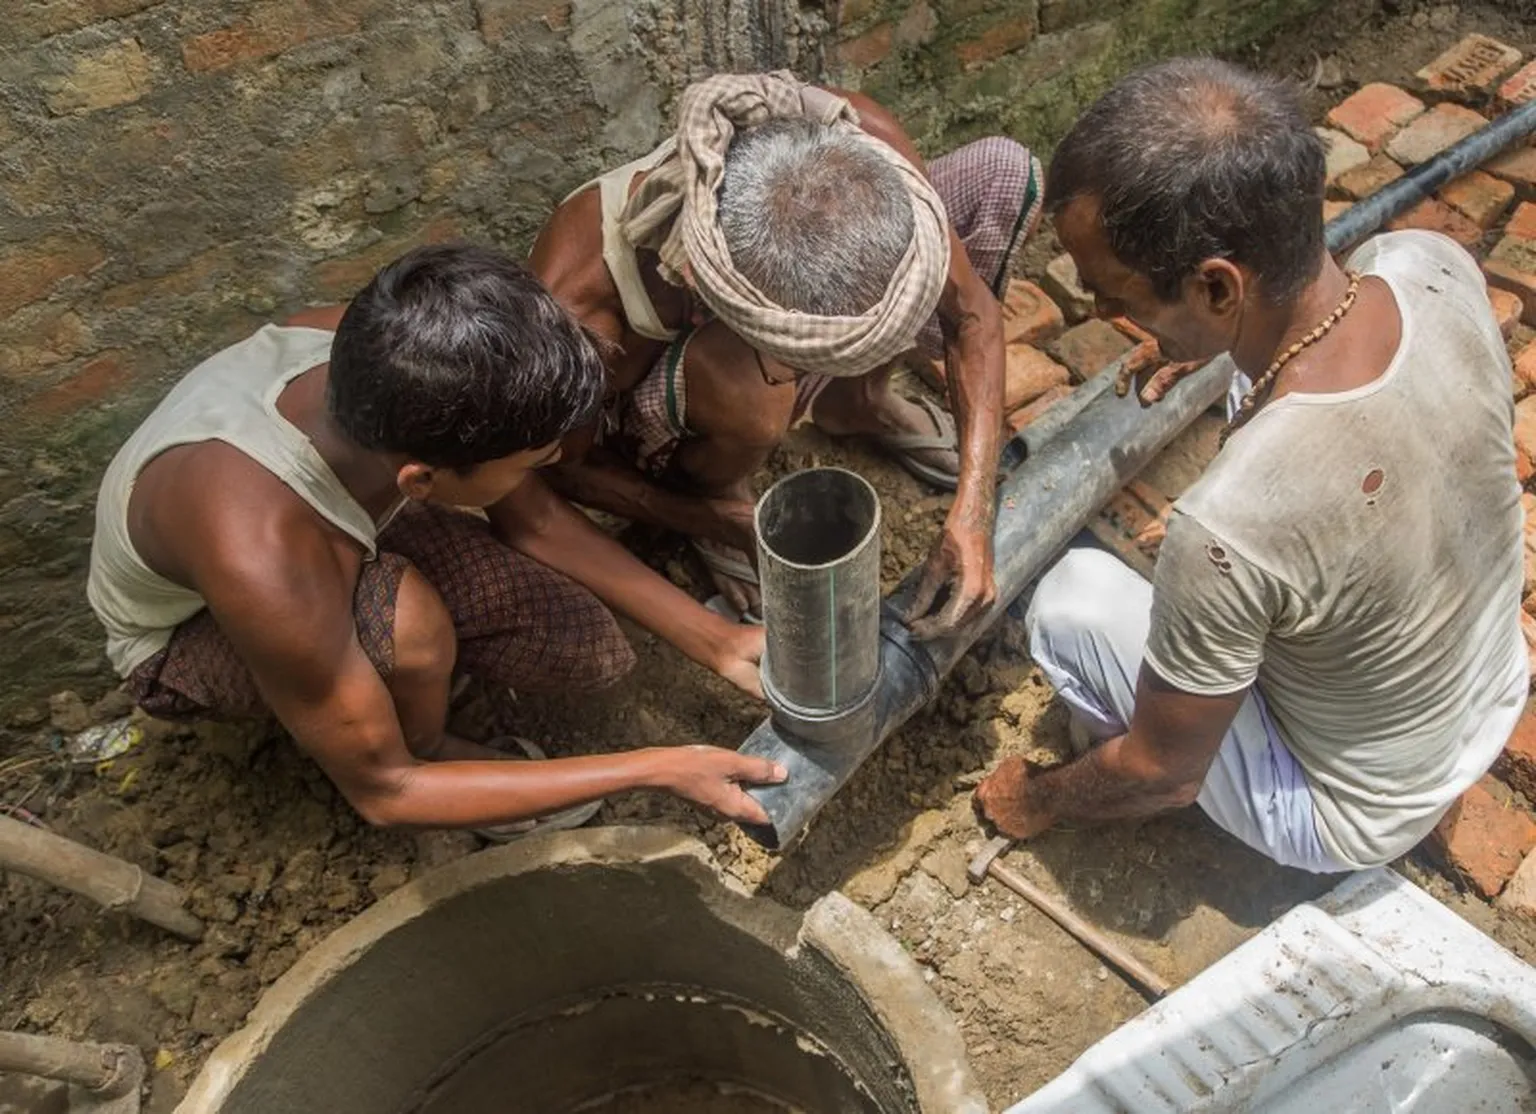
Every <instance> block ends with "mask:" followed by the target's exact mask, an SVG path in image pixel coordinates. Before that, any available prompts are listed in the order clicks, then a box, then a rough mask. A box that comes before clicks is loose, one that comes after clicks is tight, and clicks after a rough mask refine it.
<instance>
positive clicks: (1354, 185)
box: [1333, 155, 1403, 201]
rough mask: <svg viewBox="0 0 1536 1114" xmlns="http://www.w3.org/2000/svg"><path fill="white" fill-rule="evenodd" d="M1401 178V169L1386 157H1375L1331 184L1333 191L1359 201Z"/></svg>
mask: <svg viewBox="0 0 1536 1114" xmlns="http://www.w3.org/2000/svg"><path fill="white" fill-rule="evenodd" d="M1402 176H1403V168H1402V167H1400V166H1398V165H1397V163H1395V162H1393V161H1392V160H1391V159H1389V158H1387V156H1386V155H1375V156H1373V157H1372V158H1371V161H1370V162H1368V163H1366V164H1365V165H1364V166H1358V167H1356V168H1355V169H1354V170H1351V171H1350V172H1349V173H1347V174H1341V175H1339V178H1338V180H1337V181H1335V182H1334V183H1333V186H1334V188H1335V189H1337V190H1339V191H1340V192H1342V193H1345V194H1347V195H1348V196H1350V197H1352V198H1354V199H1355V200H1356V201H1359V200H1360V199H1362V198H1366V197H1370V196H1371V194H1373V193H1375V192H1376V191H1377V190H1379V189H1381V187H1382V186H1385V185H1386V184H1387V183H1388V182H1395V181H1397V180H1398V179H1399V178H1401V177H1402Z"/></svg>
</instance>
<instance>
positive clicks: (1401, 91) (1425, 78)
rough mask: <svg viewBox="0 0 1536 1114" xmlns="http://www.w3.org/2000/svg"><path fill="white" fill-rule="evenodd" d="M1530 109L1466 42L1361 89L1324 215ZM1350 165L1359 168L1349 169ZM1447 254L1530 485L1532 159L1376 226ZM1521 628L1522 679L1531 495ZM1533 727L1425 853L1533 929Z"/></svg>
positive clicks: (1481, 48)
mask: <svg viewBox="0 0 1536 1114" xmlns="http://www.w3.org/2000/svg"><path fill="white" fill-rule="evenodd" d="M1533 98H1536V61H1532V62H1526V61H1525V60H1524V59H1523V58H1522V56H1521V54H1520V51H1519V50H1517V49H1516V48H1514V47H1512V46H1509V45H1508V44H1505V43H1501V42H1498V41H1497V40H1495V39H1491V38H1489V37H1488V36H1486V35H1469V36H1468V37H1467V38H1465V39H1463V40H1462V41H1461V42H1459V43H1457V44H1456V45H1455V46H1453V47H1452V48H1451V49H1449V50H1447V51H1446V52H1445V53H1444V54H1442V55H1440V56H1439V57H1438V58H1436V59H1434V60H1433V61H1432V62H1430V63H1429V65H1427V66H1425V67H1424V68H1423V69H1422V70H1420V71H1419V72H1418V74H1416V75H1415V79H1414V81H1413V82H1412V83H1411V85H1410V87H1409V88H1406V89H1405V88H1399V87H1397V86H1394V85H1387V84H1381V83H1375V84H1370V85H1365V86H1363V87H1362V88H1360V89H1359V90H1358V91H1357V92H1355V93H1354V94H1352V95H1351V96H1349V97H1347V98H1346V99H1345V100H1343V101H1342V102H1341V103H1339V104H1338V105H1336V106H1335V107H1334V108H1333V109H1332V111H1330V112H1329V113H1328V116H1327V121H1326V124H1327V127H1326V128H1325V129H1321V130H1322V131H1323V132H1324V134H1325V137H1326V138H1328V140H1329V142H1330V153H1331V156H1332V165H1331V167H1330V174H1329V183H1328V191H1329V203H1330V207H1331V208H1332V209H1333V213H1331V214H1330V215H1336V214H1337V213H1338V212H1342V211H1344V210H1345V209H1346V208H1347V207H1348V206H1349V205H1351V204H1353V203H1354V202H1356V201H1358V200H1361V199H1363V198H1365V197H1369V196H1370V195H1371V194H1373V193H1375V192H1376V191H1377V190H1379V189H1381V188H1383V187H1384V186H1386V185H1387V184H1389V183H1390V182H1393V181H1395V180H1397V179H1398V178H1400V177H1402V176H1403V174H1405V173H1406V172H1407V171H1408V170H1410V169H1411V168H1413V167H1414V166H1417V165H1419V164H1421V163H1423V162H1426V161H1428V160H1429V159H1432V158H1433V157H1434V156H1435V155H1437V154H1439V153H1440V152H1441V151H1443V150H1445V149H1446V148H1447V147H1450V146H1451V145H1452V144H1454V143H1456V142H1457V141H1458V140H1460V139H1462V138H1464V137H1465V136H1467V135H1470V134H1472V133H1473V132H1475V131H1477V130H1478V129H1479V128H1481V127H1483V126H1484V124H1486V123H1487V122H1488V120H1489V119H1491V118H1493V117H1496V116H1498V115H1499V114H1501V113H1503V112H1505V111H1508V110H1509V109H1511V108H1513V107H1515V106H1517V105H1520V104H1524V103H1526V102H1527V101H1529V100H1532V99H1533ZM1362 156H1363V157H1362ZM1390 227H1391V228H1393V229H1401V228H1426V229H1431V230H1433V231H1436V232H1442V233H1445V234H1446V235H1448V236H1451V237H1453V238H1454V239H1456V240H1458V241H1460V242H1461V243H1462V244H1463V245H1465V246H1466V247H1467V248H1468V249H1469V250H1470V251H1472V252H1473V253H1474V254H1476V255H1477V256H1478V258H1479V259H1480V260H1481V261H1482V266H1483V272H1484V274H1485V276H1486V277H1487V279H1488V288H1489V289H1488V297H1489V301H1490V302H1491V304H1492V306H1493V310H1494V314H1495V316H1496V317H1497V318H1498V321H1499V327H1500V329H1501V330H1502V332H1503V334H1504V337H1505V340H1506V341H1507V342H1508V344H1509V347H1510V355H1511V359H1512V363H1513V367H1514V381H1513V384H1512V390H1513V393H1514V398H1515V401H1516V405H1515V447H1516V453H1515V455H1516V465H1515V466H1516V473H1517V475H1518V476H1519V479H1520V483H1521V485H1522V486H1527V485H1530V484H1531V481H1532V479H1533V475H1536V340H1533V334H1532V327H1533V326H1536V148H1533V147H1529V146H1525V147H1520V148H1516V149H1514V150H1512V151H1510V152H1508V153H1507V154H1505V155H1504V156H1502V157H1501V158H1498V159H1495V160H1493V161H1492V162H1490V163H1489V164H1488V165H1487V166H1486V167H1484V168H1483V169H1482V170H1478V171H1473V172H1472V173H1470V174H1468V175H1466V176H1465V177H1462V178H1460V179H1458V180H1457V181H1455V182H1452V183H1450V184H1449V185H1447V186H1445V187H1444V188H1443V189H1441V190H1440V191H1439V193H1438V194H1437V195H1436V196H1435V197H1433V198H1429V199H1427V200H1425V201H1424V202H1422V203H1421V204H1419V205H1418V206H1416V207H1415V208H1413V209H1411V210H1410V211H1408V212H1407V213H1404V214H1403V215H1401V216H1399V217H1397V218H1396V219H1394V220H1393V221H1392V222H1391V223H1390ZM1523 504H1524V507H1525V512H1526V549H1525V554H1526V562H1525V567H1526V582H1525V592H1524V606H1523V608H1522V611H1521V616H1520V618H1521V623H1522V626H1523V628H1524V630H1525V634H1526V641H1527V644H1528V645H1529V646H1530V648H1531V652H1532V663H1533V666H1536V495H1533V494H1530V493H1526V494H1525V495H1524V499H1523ZM1533 805H1536V715H1533V714H1532V712H1531V711H1529V710H1527V712H1526V715H1525V717H1524V718H1523V719H1522V720H1521V722H1520V725H1519V727H1518V728H1517V730H1516V731H1515V735H1514V737H1513V738H1512V739H1511V740H1510V742H1509V744H1508V747H1507V748H1506V750H1505V752H1504V754H1503V756H1502V757H1501V758H1500V760H1499V762H1498V763H1497V764H1496V765H1495V767H1494V769H1493V771H1492V773H1491V774H1490V776H1488V777H1485V778H1483V779H1482V780H1481V781H1480V782H1479V783H1478V784H1476V785H1474V786H1473V787H1472V788H1471V789H1470V790H1469V791H1468V792H1467V793H1466V794H1465V795H1464V796H1463V797H1462V799H1461V800H1460V801H1459V802H1458V803H1457V805H1456V806H1455V807H1454V808H1453V809H1452V810H1451V811H1450V812H1449V813H1448V814H1447V815H1446V817H1445V818H1444V819H1443V820H1442V821H1441V823H1440V825H1439V826H1438V827H1437V828H1436V829H1435V832H1434V834H1433V835H1432V836H1431V837H1430V838H1429V839H1428V840H1427V841H1426V847H1427V849H1428V851H1429V852H1430V854H1431V855H1432V856H1434V857H1435V858H1436V859H1437V860H1438V861H1439V862H1440V863H1441V864H1442V865H1443V866H1444V867H1445V868H1446V870H1447V871H1448V872H1449V873H1450V874H1451V875H1452V876H1453V877H1454V878H1456V879H1458V880H1459V881H1460V882H1462V883H1463V884H1464V885H1466V886H1467V887H1468V888H1469V889H1471V890H1472V891H1474V892H1475V893H1477V894H1479V895H1480V896H1482V897H1483V898H1486V899H1489V900H1494V901H1495V902H1496V904H1498V905H1499V906H1500V907H1502V908H1505V909H1508V910H1510V911H1512V912H1516V913H1520V914H1522V915H1525V916H1530V917H1536V850H1533V849H1536V817H1533V815H1532V806H1533Z"/></svg>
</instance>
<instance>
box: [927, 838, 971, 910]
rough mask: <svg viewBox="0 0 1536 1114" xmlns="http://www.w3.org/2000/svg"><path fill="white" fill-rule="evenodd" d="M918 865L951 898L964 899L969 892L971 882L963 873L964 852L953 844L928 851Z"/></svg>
mask: <svg viewBox="0 0 1536 1114" xmlns="http://www.w3.org/2000/svg"><path fill="white" fill-rule="evenodd" d="M919 865H920V866H921V867H922V869H923V870H924V871H925V872H926V873H928V874H930V875H932V876H933V878H934V879H935V880H936V881H937V882H938V883H939V884H940V885H941V886H943V887H944V888H945V889H946V890H948V891H949V893H950V896H951V897H956V898H960V897H964V896H965V895H966V894H967V893H969V892H970V889H971V880H970V878H968V877H967V876H966V873H965V868H966V862H965V852H963V851H961V850H960V848H959V847H957V846H955V845H954V844H952V843H951V844H946V845H945V846H943V847H939V848H936V849H934V850H933V851H930V852H929V853H928V854H926V855H924V856H923V861H922V863H921V864H919Z"/></svg>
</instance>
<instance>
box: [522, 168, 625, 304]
mask: <svg viewBox="0 0 1536 1114" xmlns="http://www.w3.org/2000/svg"><path fill="white" fill-rule="evenodd" d="M528 266H529V268H530V269H531V270H532V271H533V273H534V274H535V275H537V276H538V278H539V281H540V282H542V283H543V284H544V285H545V286H546V287H548V288H549V292H550V293H551V294H553V295H554V296H555V298H556V299H557V300H558V301H559V302H560V303H561V304H563V305H564V306H565V307H566V309H568V310H570V311H571V312H572V313H574V314H575V315H576V316H577V317H579V318H583V319H585V316H586V314H587V313H588V312H590V311H591V310H592V308H593V307H594V306H595V305H597V304H599V303H601V302H603V301H604V300H605V296H606V292H607V290H608V288H609V287H611V286H612V280H611V279H609V277H608V269H607V267H606V266H605V265H604V263H603V203H602V198H601V196H600V195H599V191H598V190H597V189H596V188H593V189H585V190H582V191H581V192H580V193H578V194H577V195H576V196H575V197H572V198H570V199H569V200H567V201H565V202H563V203H562V204H561V205H560V206H559V207H558V208H557V209H555V211H554V212H553V213H551V214H550V216H549V219H548V220H547V221H545V222H544V227H543V228H541V229H539V234H538V236H537V237H536V238H535V239H534V242H533V251H532V252H531V253H529V256H528Z"/></svg>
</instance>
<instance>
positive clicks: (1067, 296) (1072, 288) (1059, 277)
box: [1041, 252, 1093, 324]
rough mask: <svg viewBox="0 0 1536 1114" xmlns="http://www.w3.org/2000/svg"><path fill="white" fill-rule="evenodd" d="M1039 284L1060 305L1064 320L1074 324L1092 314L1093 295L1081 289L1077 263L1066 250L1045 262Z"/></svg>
mask: <svg viewBox="0 0 1536 1114" xmlns="http://www.w3.org/2000/svg"><path fill="white" fill-rule="evenodd" d="M1041 286H1042V287H1044V289H1045V292H1046V293H1047V294H1049V295H1050V296H1051V298H1052V299H1054V300H1055V302H1056V304H1057V305H1058V306H1060V307H1061V312H1062V314H1063V315H1064V316H1065V318H1066V320H1068V321H1070V322H1072V323H1073V324H1076V323H1077V322H1079V321H1082V320H1084V319H1085V318H1088V317H1092V316H1093V295H1092V294H1090V293H1088V291H1086V290H1084V289H1083V284H1082V282H1081V280H1080V279H1079V278H1078V274H1077V263H1076V262H1075V261H1074V260H1073V258H1072V256H1071V255H1070V254H1068V253H1067V252H1063V253H1062V254H1060V255H1058V256H1057V257H1056V258H1055V259H1053V260H1051V261H1050V263H1048V264H1046V268H1045V277H1044V278H1043V279H1042V280H1041Z"/></svg>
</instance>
